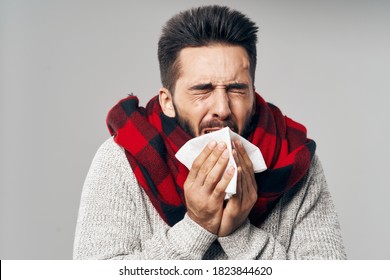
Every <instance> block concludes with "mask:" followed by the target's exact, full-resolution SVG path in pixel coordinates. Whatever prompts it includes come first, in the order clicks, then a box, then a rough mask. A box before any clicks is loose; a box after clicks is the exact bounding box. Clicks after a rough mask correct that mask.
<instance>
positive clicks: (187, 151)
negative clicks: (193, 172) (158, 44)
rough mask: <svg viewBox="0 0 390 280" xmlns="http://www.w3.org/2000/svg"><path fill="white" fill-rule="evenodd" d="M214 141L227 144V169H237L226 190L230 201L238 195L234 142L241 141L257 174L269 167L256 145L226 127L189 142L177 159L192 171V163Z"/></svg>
mask: <svg viewBox="0 0 390 280" xmlns="http://www.w3.org/2000/svg"><path fill="white" fill-rule="evenodd" d="M212 140H215V141H217V142H221V141H224V142H225V143H226V145H227V149H228V150H229V154H230V158H229V163H228V165H227V168H228V167H230V166H234V167H235V172H234V175H233V178H232V180H231V181H230V183H229V185H228V186H227V188H226V190H225V192H226V196H225V199H228V198H230V197H231V196H232V195H234V194H235V193H236V188H237V165H236V162H235V161H234V158H233V154H232V141H233V140H240V141H241V143H242V144H243V146H244V148H245V150H246V152H247V154H248V156H249V158H250V159H251V161H252V164H253V169H254V171H255V173H258V172H262V171H264V170H266V169H267V166H266V165H265V162H264V158H263V155H262V154H261V151H260V149H259V148H258V147H256V146H255V145H253V144H252V143H251V142H249V141H248V140H246V139H245V138H243V137H241V136H240V135H238V134H237V133H234V132H233V131H231V130H230V128H229V127H225V128H223V129H220V130H217V131H214V132H211V133H208V134H204V135H202V136H199V137H196V138H193V139H191V140H189V141H188V142H187V143H185V144H184V145H183V146H182V147H181V149H180V150H179V151H178V152H177V153H176V158H177V159H178V160H179V161H180V162H181V163H183V164H184V165H185V166H186V167H187V168H188V169H191V166H192V163H193V161H194V160H195V158H196V157H197V156H198V155H199V154H200V152H201V151H202V150H203V148H204V147H205V146H206V145H207V144H208V143H210V142H211V141H212Z"/></svg>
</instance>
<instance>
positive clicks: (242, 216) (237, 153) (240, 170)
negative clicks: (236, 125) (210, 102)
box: [218, 141, 257, 236]
mask: <svg viewBox="0 0 390 280" xmlns="http://www.w3.org/2000/svg"><path fill="white" fill-rule="evenodd" d="M232 144H233V147H234V148H233V156H234V160H235V161H236V164H237V192H236V194H235V195H233V196H232V197H231V198H230V199H229V201H228V202H227V204H226V208H225V209H224V211H223V215H222V220H221V225H220V228H219V230H218V236H227V235H229V234H231V233H232V232H233V231H235V230H236V229H237V228H238V227H239V226H240V225H242V224H243V223H244V222H245V220H246V219H247V217H248V215H249V212H250V211H251V210H252V207H253V205H254V204H255V202H256V201H257V184H256V180H255V175H254V171H253V165H252V161H251V160H250V158H249V156H248V154H247V153H246V151H245V148H244V147H243V145H242V144H241V142H239V141H235V142H233V143H232Z"/></svg>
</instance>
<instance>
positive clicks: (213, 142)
mask: <svg viewBox="0 0 390 280" xmlns="http://www.w3.org/2000/svg"><path fill="white" fill-rule="evenodd" d="M216 145H217V142H216V141H215V140H213V141H211V142H210V143H208V144H207V147H209V149H214V148H215V146H216Z"/></svg>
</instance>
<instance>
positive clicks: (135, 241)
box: [73, 138, 217, 259]
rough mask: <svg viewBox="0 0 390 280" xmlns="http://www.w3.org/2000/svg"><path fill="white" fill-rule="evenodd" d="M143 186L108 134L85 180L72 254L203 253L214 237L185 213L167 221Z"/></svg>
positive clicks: (195, 256) (95, 256) (150, 256)
mask: <svg viewBox="0 0 390 280" xmlns="http://www.w3.org/2000/svg"><path fill="white" fill-rule="evenodd" d="M141 192H142V190H141V188H140V187H139V186H138V182H137V180H136V179H135V176H134V173H133V172H132V170H131V168H129V164H128V162H127V159H126V157H125V154H124V152H123V150H122V148H121V147H119V146H118V145H117V144H116V143H115V142H114V141H113V140H112V138H110V139H109V140H107V141H106V142H105V143H104V144H103V145H102V146H101V147H100V148H99V150H98V152H97V153H96V155H95V157H94V159H93V161H92V164H91V167H90V170H89V172H88V175H87V177H86V180H85V183H84V186H83V190H82V195H81V201H80V208H79V215H78V220H77V225H76V233H75V241H74V248H73V258H74V259H201V258H202V256H203V255H204V253H205V252H206V250H207V249H208V248H209V247H210V245H211V244H212V243H213V241H215V240H216V238H217V237H216V236H215V235H213V234H211V233H210V232H208V231H207V230H204V229H203V228H201V227H200V226H199V225H198V224H196V223H195V222H193V221H192V220H191V219H189V218H188V217H187V216H185V217H184V219H183V220H181V221H180V222H178V223H177V224H176V225H175V226H173V227H169V226H168V225H166V224H165V223H164V222H162V220H161V219H160V218H159V217H158V214H155V213H154V212H153V211H155V210H154V209H150V208H151V207H153V206H151V203H150V202H148V201H145V199H147V198H146V197H145V196H143V195H141ZM157 220H158V221H157Z"/></svg>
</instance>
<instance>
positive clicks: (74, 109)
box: [0, 0, 390, 259]
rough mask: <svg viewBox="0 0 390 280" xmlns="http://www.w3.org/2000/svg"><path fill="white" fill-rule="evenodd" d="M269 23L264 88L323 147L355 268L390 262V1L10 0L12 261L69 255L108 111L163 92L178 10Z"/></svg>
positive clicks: (0, 86)
mask: <svg viewBox="0 0 390 280" xmlns="http://www.w3.org/2000/svg"><path fill="white" fill-rule="evenodd" d="M202 4H224V5H228V6H231V7H232V8H236V9H238V10H240V11H242V12H243V13H245V14H247V15H248V16H249V17H250V18H252V19H253V20H254V21H255V22H256V23H257V24H258V26H259V27H260V31H259V42H258V68H257V73H256V82H255V85H256V89H257V91H259V92H260V93H261V94H262V95H263V97H264V98H265V99H266V100H267V101H269V102H272V103H274V104H276V105H277V106H279V107H280V108H281V110H282V111H283V112H284V114H286V115H288V116H289V117H291V118H293V119H295V120H297V121H299V122H301V123H303V124H305V125H306V127H307V129H308V134H309V137H310V138H313V139H315V140H316V142H317V145H318V149H317V153H318V155H319V157H320V159H321V160H322V163H323V166H324V169H325V173H326V176H327V180H328V183H329V187H330V190H331V193H332V196H333V198H334V202H335V204H336V208H337V211H338V214H339V218H340V222H341V227H342V233H343V236H344V241H345V246H346V249H347V253H348V258H350V259H390V242H389V237H390V222H389V213H390V202H389V195H390V188H389V187H390V183H389V181H390V179H389V175H388V174H389V173H390V170H389V167H390V165H389V159H390V153H389V144H390V141H389V140H390V129H389V120H390V109H389V106H390V102H389V100H390V99H389V95H390V85H389V83H390V82H389V80H390V79H389V78H390V75H389V73H390V1H379V0H367V1H333V0H330V1H329V0H328V1H325V0H324V1H310V0H307V1H303V0H302V1H287V0H286V1H244V0H240V1H149V0H143V1H129V0H126V1H125V0H123V1H65V0H64V1H51V0H35V1H32V0H31V1H29V0H0V129H1V138H0V258H1V259H70V258H72V246H73V238H74V230H75V225H76V219H77V213H78V207H79V202H80V195H81V190H82V185H83V182H84V179H85V176H86V174H87V171H88V169H89V166H90V164H91V161H92V158H93V156H94V154H95V152H96V150H97V149H98V147H99V146H100V144H101V143H102V142H103V141H104V140H105V139H107V138H108V137H109V133H108V130H107V128H106V124H105V118H106V114H107V112H108V110H109V109H110V108H111V107H112V106H113V105H114V104H115V103H116V102H117V101H118V100H119V99H121V98H123V97H125V96H126V95H127V94H128V93H131V92H132V93H134V94H136V95H138V96H139V98H140V100H141V105H142V106H144V105H145V104H146V102H147V101H148V100H149V99H150V98H151V97H152V96H154V95H156V94H157V93H158V90H159V88H160V85H161V83H160V79H159V69H158V61H157V41H158V38H159V35H160V32H161V27H162V25H163V24H164V23H165V22H166V20H168V19H169V18H170V17H171V16H172V15H174V14H175V13H177V12H178V11H181V10H183V9H187V8H190V7H193V6H197V5H202Z"/></svg>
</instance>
